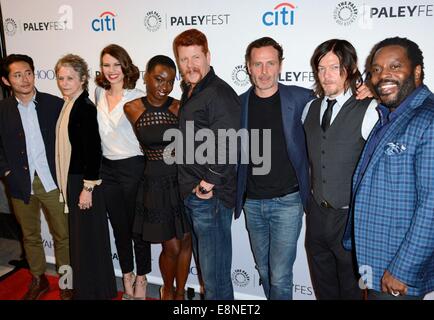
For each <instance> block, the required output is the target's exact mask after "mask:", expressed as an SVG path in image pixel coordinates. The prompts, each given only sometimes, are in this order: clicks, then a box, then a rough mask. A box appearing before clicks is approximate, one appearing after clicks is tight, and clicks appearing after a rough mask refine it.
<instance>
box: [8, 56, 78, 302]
mask: <svg viewBox="0 0 434 320" xmlns="http://www.w3.org/2000/svg"><path fill="white" fill-rule="evenodd" d="M34 70H35V68H34V65H33V60H32V58H30V57H29V56H26V55H21V54H11V55H9V56H7V57H6V58H5V59H4V60H3V61H2V66H1V76H2V82H3V84H5V85H6V86H7V87H8V88H9V89H10V90H11V92H12V93H13V95H12V96H11V97H9V98H6V99H4V100H2V101H0V176H2V177H3V176H6V178H5V180H6V182H7V184H8V186H9V192H10V195H11V202H12V206H13V209H14V213H15V216H16V217H17V220H18V222H19V223H20V226H21V229H22V232H23V243H24V250H25V253H26V258H27V261H28V263H29V266H30V272H31V273H32V276H33V277H32V282H31V285H30V286H29V290H28V291H27V292H26V294H25V295H24V297H23V299H25V300H36V299H38V298H39V297H40V296H41V295H42V294H44V293H45V292H46V291H47V290H48V289H49V285H48V280H47V278H46V276H45V274H44V273H45V269H46V261H45V254H44V248H43V243H42V238H41V221H40V215H41V212H40V210H41V207H42V206H43V207H44V209H46V210H45V218H46V220H47V222H48V226H49V228H50V232H51V234H52V236H53V240H54V248H55V255H56V264H57V267H60V266H63V265H65V266H68V265H69V234H68V222H67V217H66V215H65V214H64V213H63V206H62V204H61V203H60V202H59V189H58V188H57V184H56V169H55V156H54V153H55V134H56V122H57V118H58V116H59V114H60V110H61V109H62V105H63V101H62V99H60V98H58V97H55V96H52V95H50V94H47V93H42V92H39V91H37V90H36V89H35V86H34V83H35V74H34ZM61 298H62V299H65V300H69V299H70V298H71V291H70V290H68V289H62V290H61Z"/></svg>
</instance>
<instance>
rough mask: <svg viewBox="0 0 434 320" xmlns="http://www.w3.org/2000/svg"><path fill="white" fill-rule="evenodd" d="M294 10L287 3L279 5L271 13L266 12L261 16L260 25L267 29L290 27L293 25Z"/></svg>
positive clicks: (293, 7)
mask: <svg viewBox="0 0 434 320" xmlns="http://www.w3.org/2000/svg"><path fill="white" fill-rule="evenodd" d="M296 8H297V7H296V6H295V5H294V4H292V3H289V2H282V3H279V4H278V5H276V6H275V7H274V8H273V10H272V11H267V12H265V13H264V14H263V15H262V23H263V24H264V25H266V26H267V27H271V26H292V25H294V23H295V9H296Z"/></svg>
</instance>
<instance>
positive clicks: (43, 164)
mask: <svg viewBox="0 0 434 320" xmlns="http://www.w3.org/2000/svg"><path fill="white" fill-rule="evenodd" d="M35 97H36V93H35V95H34V96H33V98H32V100H31V101H30V102H29V103H28V105H24V104H23V103H22V102H21V101H20V100H19V99H18V98H17V101H18V110H19V112H20V116H21V122H22V124H23V128H24V135H25V139H26V151H27V160H28V162H29V175H30V181H31V183H32V184H33V180H34V177H35V171H36V172H37V173H38V177H39V179H40V180H41V182H42V185H43V186H44V189H45V191H46V192H49V191H52V190H54V189H56V188H57V186H56V183H55V182H54V179H53V177H52V176H51V172H50V167H49V166H48V161H47V155H46V153H45V144H44V140H43V139H42V133H41V128H40V127H39V120H38V114H37V112H36V104H37V103H38V102H37V101H36V100H35ZM31 194H34V192H33V187H32V190H31Z"/></svg>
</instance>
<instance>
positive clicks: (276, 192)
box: [235, 37, 314, 300]
mask: <svg viewBox="0 0 434 320" xmlns="http://www.w3.org/2000/svg"><path fill="white" fill-rule="evenodd" d="M282 60H283V49H282V47H281V46H280V45H279V44H278V43H277V42H276V41H275V40H273V39H272V38H269V37H264V38H261V39H258V40H255V41H253V42H252V43H251V44H250V45H249V46H248V48H247V51H246V65H247V68H248V71H249V74H250V78H251V81H252V83H253V85H254V87H252V88H250V89H249V90H248V91H247V92H246V93H244V94H243V95H241V100H242V114H241V128H245V129H248V130H249V132H251V134H250V135H251V136H253V133H252V132H253V131H252V130H255V129H256V130H259V132H260V137H262V139H263V141H264V142H263V143H261V142H259V146H256V147H258V148H257V149H258V150H259V154H262V155H263V159H264V163H262V166H263V167H268V169H269V170H265V171H268V172H262V173H259V174H255V171H256V172H260V171H261V170H260V169H263V168H260V167H259V164H258V162H257V161H254V160H255V159H250V157H249V156H250V155H249V154H248V152H247V149H245V147H246V146H242V151H241V152H242V153H244V154H243V156H244V159H250V160H253V161H250V163H251V164H250V165H249V164H246V163H245V162H246V161H243V162H242V163H240V164H239V166H238V179H237V199H236V208H235V218H238V217H239V215H240V213H241V210H242V209H243V205H244V212H245V214H246V222H247V230H248V232H249V236H250V241H251V245H252V250H253V255H254V257H255V262H256V266H257V268H258V271H259V275H260V278H261V282H262V286H263V289H264V292H265V296H266V297H267V299H275V300H289V299H292V267H293V264H294V261H295V257H296V249H297V239H298V236H299V234H300V229H301V225H302V216H303V206H305V205H306V203H307V198H308V196H309V193H310V187H309V172H308V165H309V163H308V160H307V155H306V145H305V136H304V131H303V127H302V123H301V114H302V112H303V108H304V106H305V105H306V103H307V102H308V101H310V100H312V99H313V98H314V96H313V92H312V91H311V90H308V89H304V88H301V87H296V86H285V85H282V84H279V83H278V77H279V73H280V71H281V65H282V64H281V63H282ZM267 129H270V131H269V132H268V133H269V134H271V137H270V136H268V139H269V140H267V132H266V130H267ZM261 133H262V134H263V135H262V136H261ZM251 140H252V142H253V140H254V139H251ZM260 141H261V139H260ZM251 147H252V148H251V149H253V148H254V146H251ZM266 148H269V149H268V150H266ZM253 154H254V152H252V155H253ZM242 158H243V157H242ZM267 161H268V162H270V161H271V163H268V164H267V163H265V162H267ZM255 163H256V164H255ZM264 173H265V174H264Z"/></svg>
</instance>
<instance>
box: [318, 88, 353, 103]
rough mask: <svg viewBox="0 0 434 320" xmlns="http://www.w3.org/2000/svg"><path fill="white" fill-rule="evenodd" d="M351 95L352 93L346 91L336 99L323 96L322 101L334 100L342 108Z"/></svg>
mask: <svg viewBox="0 0 434 320" xmlns="http://www.w3.org/2000/svg"><path fill="white" fill-rule="evenodd" d="M352 95H353V93H352V92H351V90H350V89H348V90H347V91H344V92H342V93H341V94H340V95H338V96H337V97H334V98H330V97H328V96H325V97H324V101H327V99H330V100H336V101H337V103H338V104H339V105H340V106H343V105H344V104H345V102H347V101H348V99H349V98H351V96H352Z"/></svg>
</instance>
